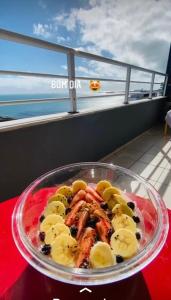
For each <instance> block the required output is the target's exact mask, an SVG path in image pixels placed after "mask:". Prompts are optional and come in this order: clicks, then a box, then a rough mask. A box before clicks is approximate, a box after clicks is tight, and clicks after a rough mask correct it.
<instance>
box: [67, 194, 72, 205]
mask: <svg viewBox="0 0 171 300" xmlns="http://www.w3.org/2000/svg"><path fill="white" fill-rule="evenodd" d="M72 199H73V198H72V196H70V197H68V198H67V201H68V204H70V203H71V201H72Z"/></svg>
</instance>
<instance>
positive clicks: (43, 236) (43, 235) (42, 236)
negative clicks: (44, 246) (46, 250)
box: [39, 231, 45, 242]
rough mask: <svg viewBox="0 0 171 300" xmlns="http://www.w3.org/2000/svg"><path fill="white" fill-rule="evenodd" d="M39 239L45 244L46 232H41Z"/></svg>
mask: <svg viewBox="0 0 171 300" xmlns="http://www.w3.org/2000/svg"><path fill="white" fill-rule="evenodd" d="M39 239H40V240H41V242H44V240H45V232H43V231H41V232H39Z"/></svg>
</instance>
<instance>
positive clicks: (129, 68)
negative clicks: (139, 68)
mask: <svg viewBox="0 0 171 300" xmlns="http://www.w3.org/2000/svg"><path fill="white" fill-rule="evenodd" d="M130 79H131V66H128V67H127V72H126V84H125V99H124V104H129V100H128V98H129V88H130Z"/></svg>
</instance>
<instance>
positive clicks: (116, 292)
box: [0, 198, 171, 300]
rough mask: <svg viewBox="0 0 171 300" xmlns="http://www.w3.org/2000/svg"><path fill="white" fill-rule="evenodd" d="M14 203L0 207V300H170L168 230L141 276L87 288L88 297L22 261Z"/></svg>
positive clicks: (12, 201) (169, 236)
mask: <svg viewBox="0 0 171 300" xmlns="http://www.w3.org/2000/svg"><path fill="white" fill-rule="evenodd" d="M16 201H17V198H13V199H10V200H7V201H5V202H2V203H1V204H0V300H40V299H43V300H52V299H55V298H56V299H58V300H59V299H60V300H68V299H71V300H72V299H76V300H80V299H82V300H84V299H89V300H91V299H94V300H95V299H98V300H101V299H102V300H104V299H106V300H110V299H112V300H113V299H117V300H118V299H119V300H122V299H124V300H127V299H129V300H171V230H169V234H168V238H167V241H166V244H165V246H164V248H163V249H162V251H161V252H160V254H159V256H158V257H157V258H156V259H155V260H154V261H153V262H152V263H151V264H150V265H149V266H147V267H146V268H145V269H144V270H143V271H142V272H139V273H138V274H136V275H134V276H132V277H130V278H128V279H126V280H122V281H120V282H118V283H113V284H108V285H102V286H97V287H88V288H89V289H91V290H92V292H91V293H89V292H86V291H85V292H83V293H80V289H82V288H83V287H80V286H74V285H69V284H64V283H61V282H58V281H55V280H53V279H50V278H48V277H46V276H44V275H42V274H40V273H39V272H37V271H36V270H35V269H33V268H32V267H31V266H29V265H28V263H27V262H26V261H25V260H24V259H23V258H22V256H21V255H20V253H19V252H18V250H17V248H16V246H15V244H14V241H13V238H12V233H11V216H12V212H13V209H14V206H15V203H16ZM168 212H169V222H170V224H171V211H168Z"/></svg>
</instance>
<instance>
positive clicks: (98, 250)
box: [90, 242, 116, 268]
mask: <svg viewBox="0 0 171 300" xmlns="http://www.w3.org/2000/svg"><path fill="white" fill-rule="evenodd" d="M90 263H91V265H92V267H93V268H105V267H110V266H112V265H114V264H115V263H116V261H115V257H114V255H113V253H112V251H111V248H110V246H109V245H108V244H107V243H105V242H97V243H96V244H95V245H94V246H93V247H92V248H91V251H90Z"/></svg>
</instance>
